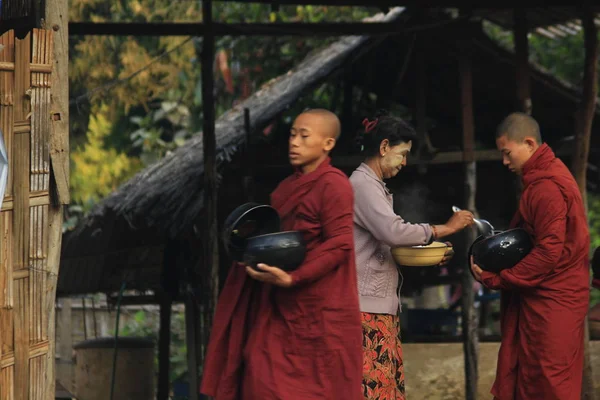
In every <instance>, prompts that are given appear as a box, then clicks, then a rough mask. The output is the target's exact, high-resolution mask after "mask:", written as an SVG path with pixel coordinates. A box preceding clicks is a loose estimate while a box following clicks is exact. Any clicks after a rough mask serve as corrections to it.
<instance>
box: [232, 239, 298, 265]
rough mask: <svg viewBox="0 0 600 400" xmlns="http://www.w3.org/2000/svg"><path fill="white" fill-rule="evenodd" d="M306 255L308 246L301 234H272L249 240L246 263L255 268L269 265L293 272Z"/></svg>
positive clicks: (245, 257)
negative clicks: (259, 265) (257, 265)
mask: <svg viewBox="0 0 600 400" xmlns="http://www.w3.org/2000/svg"><path fill="white" fill-rule="evenodd" d="M305 254H306V246H305V244H304V238H303V235H302V233H301V232H299V231H287V232H277V233H270V234H267V235H260V236H254V237H251V238H249V239H248V240H247V242H246V251H245V252H244V263H246V264H247V265H250V266H251V267H254V268H256V264H267V265H270V266H272V267H278V268H281V269H282V270H284V271H293V270H295V269H296V268H298V267H299V266H300V264H302V261H304V256H305Z"/></svg>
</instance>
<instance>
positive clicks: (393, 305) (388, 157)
mask: <svg viewBox="0 0 600 400" xmlns="http://www.w3.org/2000/svg"><path fill="white" fill-rule="evenodd" d="M363 125H364V131H363V132H361V135H360V136H361V142H362V148H363V152H364V153H365V154H366V159H365V161H364V162H363V163H362V164H361V165H360V166H359V167H358V168H357V169H356V170H355V171H354V172H353V173H352V175H351V176H350V182H351V183H352V187H353V190H354V196H355V197H354V244H355V252H356V268H357V271H358V290H359V296H360V308H361V315H362V326H363V352H364V360H363V362H364V364H363V391H364V396H365V399H368V400H379V399H405V390H404V366H403V361H402V347H401V341H400V324H399V317H398V311H399V308H400V300H399V292H400V286H401V283H400V284H399V281H400V279H401V275H400V276H399V270H398V267H397V265H396V263H395V262H394V259H393V258H392V255H391V253H390V249H391V248H392V247H396V246H415V245H426V244H429V243H431V242H433V241H434V240H436V239H440V238H443V237H445V236H449V235H452V234H454V233H456V232H458V231H460V230H462V229H464V228H466V227H467V226H470V225H471V224H472V223H473V215H472V214H471V213H470V212H468V211H460V212H457V213H454V215H453V216H452V217H451V218H450V219H449V220H448V222H446V223H445V224H443V225H430V224H425V223H423V224H412V223H408V222H406V221H404V220H403V219H402V217H400V216H399V215H396V213H394V209H393V199H392V193H391V192H390V191H389V190H388V189H387V187H386V184H385V182H384V180H385V179H390V178H393V177H394V176H396V175H397V174H398V172H400V170H401V169H402V167H404V166H406V158H407V156H408V153H409V152H410V150H411V148H412V144H413V140H414V139H415V136H416V135H415V131H414V130H413V129H412V128H411V127H410V126H409V125H408V124H407V123H405V122H404V121H403V120H402V119H400V118H396V117H393V116H388V115H379V116H377V117H376V118H374V119H372V120H368V119H365V121H364V122H363ZM450 256H451V255H450V254H448V257H446V258H445V261H444V262H447V260H448V259H449V257H450Z"/></svg>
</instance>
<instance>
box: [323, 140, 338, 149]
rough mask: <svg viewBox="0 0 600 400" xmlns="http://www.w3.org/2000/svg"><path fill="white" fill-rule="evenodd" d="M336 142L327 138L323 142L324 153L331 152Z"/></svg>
mask: <svg viewBox="0 0 600 400" xmlns="http://www.w3.org/2000/svg"><path fill="white" fill-rule="evenodd" d="M335 143H336V140H335V139H334V138H331V137H330V138H327V139H326V140H325V151H331V150H333V148H334V147H335Z"/></svg>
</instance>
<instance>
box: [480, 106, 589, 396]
mask: <svg viewBox="0 0 600 400" xmlns="http://www.w3.org/2000/svg"><path fill="white" fill-rule="evenodd" d="M496 144H497V147H498V150H500V151H501V152H502V159H503V163H504V165H505V166H506V167H508V169H509V170H510V171H511V172H514V173H516V174H517V175H519V176H520V177H521V179H522V182H523V193H522V195H521V199H520V203H519V209H518V211H517V213H516V215H515V216H514V218H513V220H512V222H511V228H516V227H520V228H523V229H524V230H526V231H527V232H528V233H529V234H530V236H531V237H532V239H533V242H534V246H533V249H532V250H531V251H530V252H529V254H527V256H525V257H524V258H523V259H522V260H521V261H520V262H518V263H517V264H516V265H514V266H513V267H512V268H507V269H504V270H502V271H500V272H499V273H493V272H489V271H483V270H482V269H481V268H479V266H478V265H476V264H473V262H472V261H471V263H472V265H471V270H472V272H473V274H474V276H475V277H476V279H478V280H479V281H480V282H482V283H483V284H484V285H485V286H487V287H488V288H490V289H497V290H501V291H502V295H501V330H502V344H501V346H500V352H499V355H498V368H497V371H496V381H495V383H494V385H493V387H492V394H493V395H494V398H495V399H497V400H542V399H543V400H550V399H555V400H579V399H580V397H581V381H582V376H583V337H584V321H585V316H586V313H587V311H588V306H589V293H590V290H589V282H590V276H589V264H588V256H589V248H590V236H589V232H588V226H587V218H586V214H585V208H584V205H583V201H582V198H581V195H580V192H579V188H578V187H577V184H576V182H575V180H574V179H573V176H572V175H571V172H570V171H569V169H568V168H567V167H566V166H565V165H564V164H563V163H562V161H560V160H559V159H558V158H556V157H555V155H554V153H553V151H552V150H551V149H550V147H549V146H548V145H547V144H543V143H542V139H541V135H540V129H539V126H538V124H537V122H536V121H535V120H534V119H533V118H531V117H530V116H528V115H526V114H520V113H514V114H511V115H509V116H508V117H507V118H506V119H505V120H504V121H503V122H502V123H501V124H500V126H499V127H498V131H497V135H496Z"/></svg>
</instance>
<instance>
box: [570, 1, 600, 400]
mask: <svg viewBox="0 0 600 400" xmlns="http://www.w3.org/2000/svg"><path fill="white" fill-rule="evenodd" d="M581 16H582V18H581V20H582V24H583V35H584V46H585V62H584V71H583V96H582V101H581V109H580V111H579V113H578V114H579V116H580V118H581V120H580V122H579V123H578V124H577V126H578V128H579V129H577V131H576V132H575V154H574V155H573V165H572V171H573V175H574V176H575V180H576V182H577V185H578V186H579V190H580V191H581V196H582V197H583V202H584V205H585V207H586V211H587V196H586V194H587V189H586V177H587V164H588V158H589V153H590V139H591V135H592V123H593V120H594V111H595V110H596V101H597V100H596V97H597V95H598V29H597V27H596V25H595V23H594V17H595V14H594V12H593V10H592V9H591V8H590V7H585V8H584V9H583V12H582V15H581ZM589 340H590V332H589V321H588V318H587V316H586V319H585V325H584V368H583V380H582V386H581V389H582V390H581V398H582V399H584V400H595V399H596V398H597V395H596V393H595V391H594V379H593V374H592V364H591V359H590V345H589Z"/></svg>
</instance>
